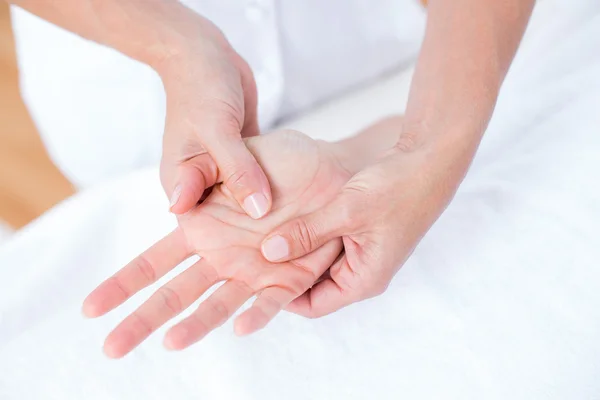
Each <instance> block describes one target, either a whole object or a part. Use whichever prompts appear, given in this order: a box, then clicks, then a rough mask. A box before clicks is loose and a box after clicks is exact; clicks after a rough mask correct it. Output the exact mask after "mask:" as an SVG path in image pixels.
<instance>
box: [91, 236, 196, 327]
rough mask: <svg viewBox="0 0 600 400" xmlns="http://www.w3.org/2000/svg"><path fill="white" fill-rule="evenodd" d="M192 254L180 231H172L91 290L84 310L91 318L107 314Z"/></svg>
mask: <svg viewBox="0 0 600 400" xmlns="http://www.w3.org/2000/svg"><path fill="white" fill-rule="evenodd" d="M191 255H192V252H191V251H190V249H189V248H188V246H187V242H186V240H185V237H184V236H183V232H182V231H181V230H180V229H176V230H174V231H173V232H171V233H170V234H168V235H167V236H165V237H164V238H163V239H161V240H159V241H158V242H157V243H156V244H154V245H153V246H152V247H150V248H149V249H148V250H146V251H145V252H143V253H142V254H140V255H139V256H137V257H136V258H135V259H134V260H133V261H131V262H130V263H129V264H127V265H126V266H125V267H124V268H123V269H121V270H120V271H119V272H117V273H116V274H115V275H114V276H112V277H111V278H109V279H107V280H106V281H104V282H103V283H101V284H100V286H98V287H97V288H96V289H95V290H94V291H93V292H92V293H90V294H89V295H88V297H87V298H86V299H85V300H84V302H83V313H84V314H85V315H86V316H88V317H91V318H95V317H99V316H101V315H104V314H106V313H107V312H109V311H111V310H112V309H114V308H116V307H117V306H119V305H121V304H122V303H123V302H125V300H127V299H129V298H130V297H131V296H133V295H134V294H135V293H137V292H138V291H140V290H141V289H143V288H145V287H146V286H148V285H151V284H152V283H154V282H156V280H158V279H160V278H161V277H162V276H164V275H165V274H166V273H167V272H169V271H170V270H171V269H173V268H175V267H176V266H177V265H178V264H180V263H181V262H183V261H184V260H185V259H187V258H188V257H190V256H191Z"/></svg>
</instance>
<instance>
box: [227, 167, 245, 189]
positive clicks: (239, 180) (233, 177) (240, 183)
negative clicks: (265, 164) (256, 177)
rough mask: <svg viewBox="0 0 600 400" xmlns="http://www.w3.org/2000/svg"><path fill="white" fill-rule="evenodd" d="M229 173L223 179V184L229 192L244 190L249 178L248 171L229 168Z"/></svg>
mask: <svg viewBox="0 0 600 400" xmlns="http://www.w3.org/2000/svg"><path fill="white" fill-rule="evenodd" d="M229 169H230V170H231V172H230V173H229V174H228V175H227V176H226V178H225V184H226V185H227V187H228V188H229V190H232V191H235V190H236V189H239V188H244V187H246V186H247V183H248V181H249V178H250V174H249V172H248V171H245V170H243V169H239V168H229Z"/></svg>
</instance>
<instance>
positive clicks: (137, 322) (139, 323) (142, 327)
mask: <svg viewBox="0 0 600 400" xmlns="http://www.w3.org/2000/svg"><path fill="white" fill-rule="evenodd" d="M131 319H132V321H133V325H134V326H135V329H136V330H139V331H141V332H143V333H144V334H145V335H150V334H151V333H152V332H153V331H154V329H152V325H151V324H150V323H149V322H148V320H146V318H144V317H143V316H142V315H140V314H139V313H138V312H137V311H134V312H133V313H131Z"/></svg>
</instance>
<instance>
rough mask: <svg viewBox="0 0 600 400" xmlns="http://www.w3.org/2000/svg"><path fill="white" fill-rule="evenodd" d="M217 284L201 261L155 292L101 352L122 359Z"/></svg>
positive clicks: (112, 334)
mask: <svg viewBox="0 0 600 400" xmlns="http://www.w3.org/2000/svg"><path fill="white" fill-rule="evenodd" d="M218 281H219V274H218V273H217V271H216V270H215V269H214V268H213V267H212V266H211V265H210V264H208V263H207V262H206V261H205V260H204V259H201V260H200V261H198V262H196V263H195V264H194V265H192V266H191V267H189V268H188V269H186V270H185V271H183V272H182V273H181V274H179V275H178V276H177V277H175V278H173V279H172V280H171V281H170V282H168V283H167V284H165V285H164V286H162V287H161V288H160V289H158V290H157V291H156V293H154V294H153V295H152V296H151V297H150V298H149V299H148V300H147V301H146V302H145V303H144V304H142V305H141V306H140V307H139V308H138V309H137V310H136V311H134V312H133V313H132V314H131V315H129V316H128V317H127V318H125V320H123V322H121V323H120V324H119V325H118V326H117V327H116V328H115V329H114V330H113V331H112V332H111V333H110V334H109V335H108V337H107V338H106V341H105V342H104V352H105V353H106V355H108V356H109V357H111V358H120V357H123V356H125V355H126V354H127V353H129V352H130V351H131V350H133V349H134V348H135V347H137V346H138V345H139V344H140V343H141V342H143V341H144V340H145V339H146V338H147V337H148V336H150V334H152V333H153V332H154V331H155V330H156V329H158V328H159V327H161V326H162V325H163V324H164V323H165V322H167V321H168V320H170V319H171V318H173V317H175V316H177V315H178V314H179V313H181V312H182V311H183V310H185V309H186V308H188V307H189V306H190V305H191V304H192V303H193V302H194V301H196V300H197V299H198V298H199V297H200V296H202V295H203V294H204V292H206V291H207V290H208V289H210V288H211V287H212V286H213V285H214V284H215V283H217V282H218Z"/></svg>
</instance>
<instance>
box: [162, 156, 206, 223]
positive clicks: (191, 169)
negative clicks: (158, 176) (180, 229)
mask: <svg viewBox="0 0 600 400" xmlns="http://www.w3.org/2000/svg"><path fill="white" fill-rule="evenodd" d="M217 175H218V173H217V164H216V163H215V161H214V160H213V159H212V157H211V156H210V155H208V154H200V155H197V156H194V157H192V158H190V159H189V160H186V161H184V162H183V163H181V164H178V165H177V166H176V167H174V168H167V167H165V172H164V173H163V174H162V177H163V184H164V185H165V187H167V188H169V189H168V190H167V194H168V195H169V197H170V199H171V201H170V204H169V207H170V210H171V212H173V213H174V214H184V213H186V212H188V211H190V210H191V209H192V208H194V207H195V206H196V204H198V202H199V201H200V200H201V199H202V195H203V194H204V192H205V190H206V189H208V188H210V187H212V186H213V185H214V184H215V183H217Z"/></svg>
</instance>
